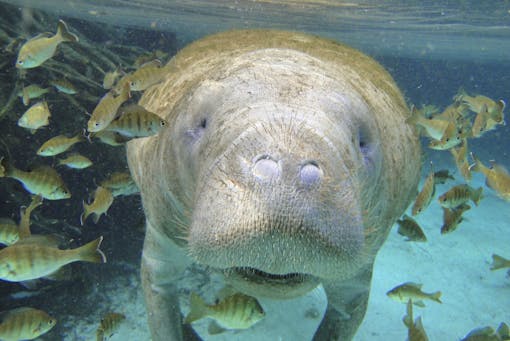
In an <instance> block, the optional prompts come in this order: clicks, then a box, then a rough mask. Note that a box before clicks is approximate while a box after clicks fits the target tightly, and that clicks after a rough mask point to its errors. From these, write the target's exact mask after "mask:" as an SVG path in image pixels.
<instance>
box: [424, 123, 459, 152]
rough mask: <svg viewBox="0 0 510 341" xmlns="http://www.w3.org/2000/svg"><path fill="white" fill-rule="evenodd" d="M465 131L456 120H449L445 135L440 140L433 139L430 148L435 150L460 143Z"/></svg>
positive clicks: (448, 147) (445, 148)
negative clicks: (458, 125)
mask: <svg viewBox="0 0 510 341" xmlns="http://www.w3.org/2000/svg"><path fill="white" fill-rule="evenodd" d="M462 137H463V132H462V130H461V129H459V128H458V127H457V124H456V123H455V122H452V121H449V122H448V126H447V128H446V129H445V131H444V133H443V136H441V139H439V140H432V141H430V143H429V148H431V149H435V150H447V149H450V148H453V147H455V146H457V145H459V144H460V143H461V142H462Z"/></svg>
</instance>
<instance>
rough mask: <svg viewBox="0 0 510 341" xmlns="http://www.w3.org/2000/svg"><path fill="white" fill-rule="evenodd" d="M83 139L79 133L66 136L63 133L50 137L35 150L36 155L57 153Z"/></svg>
mask: <svg viewBox="0 0 510 341" xmlns="http://www.w3.org/2000/svg"><path fill="white" fill-rule="evenodd" d="M83 139H84V137H83V136H82V135H81V134H77V135H76V136H73V137H67V136H65V135H58V136H55V137H52V138H51V139H49V140H48V141H46V142H44V143H43V145H42V146H41V147H40V148H39V149H38V150H37V155H40V156H54V155H58V154H60V153H63V152H65V151H66V150H68V149H69V148H71V147H72V146H73V145H74V144H76V143H78V142H81V141H83Z"/></svg>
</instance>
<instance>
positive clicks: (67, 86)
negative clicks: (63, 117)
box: [50, 78, 78, 95]
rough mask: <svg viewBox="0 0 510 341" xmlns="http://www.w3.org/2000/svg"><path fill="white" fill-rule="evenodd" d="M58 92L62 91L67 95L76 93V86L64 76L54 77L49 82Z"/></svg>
mask: <svg viewBox="0 0 510 341" xmlns="http://www.w3.org/2000/svg"><path fill="white" fill-rule="evenodd" d="M50 84H51V85H53V86H54V87H55V89H57V90H58V91H59V92H63V93H65V94H68V95H75V94H77V93H78V90H76V87H75V86H74V85H73V84H72V83H71V82H69V81H68V80H67V79H65V78H61V79H55V80H52V81H51V82H50Z"/></svg>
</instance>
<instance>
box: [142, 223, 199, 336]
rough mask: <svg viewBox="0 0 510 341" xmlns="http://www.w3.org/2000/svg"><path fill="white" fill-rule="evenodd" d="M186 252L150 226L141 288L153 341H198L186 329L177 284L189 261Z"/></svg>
mask: <svg viewBox="0 0 510 341" xmlns="http://www.w3.org/2000/svg"><path fill="white" fill-rule="evenodd" d="M182 257H183V252H182V250H180V249H179V248H178V247H177V246H175V244H174V243H173V242H172V241H171V240H170V239H168V238H167V237H166V236H165V235H163V234H162V233H159V232H157V231H155V229H154V228H152V227H151V226H150V224H149V223H147V233H146V235H145V241H144V246H143V256H142V269H141V277H142V286H143V291H144V294H145V308H146V310H147V316H148V320H149V329H150V332H151V336H152V340H153V341H183V340H186V341H187V340H199V338H198V337H197V336H196V334H195V333H194V331H193V330H192V329H191V328H190V327H189V326H183V324H182V317H181V309H180V306H179V298H178V292H177V287H176V282H175V280H176V279H177V278H179V275H180V274H181V273H182V271H183V269H184V267H185V266H186V265H187V264H186V261H182V262H180V261H179V260H181V259H182Z"/></svg>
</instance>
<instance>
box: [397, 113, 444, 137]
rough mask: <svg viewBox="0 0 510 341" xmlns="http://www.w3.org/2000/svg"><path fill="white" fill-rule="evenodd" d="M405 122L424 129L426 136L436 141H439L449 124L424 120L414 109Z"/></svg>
mask: <svg viewBox="0 0 510 341" xmlns="http://www.w3.org/2000/svg"><path fill="white" fill-rule="evenodd" d="M406 122H407V123H409V124H414V125H417V126H420V127H422V128H423V129H425V132H426V134H427V136H429V137H431V138H433V139H434V140H438V141H439V140H441V138H442V137H443V135H444V132H445V131H446V129H447V128H448V126H449V123H450V122H449V121H445V120H439V119H428V118H425V117H423V116H421V114H420V112H419V111H417V110H416V109H414V108H413V110H412V112H411V116H410V117H408V118H407V120H406Z"/></svg>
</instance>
